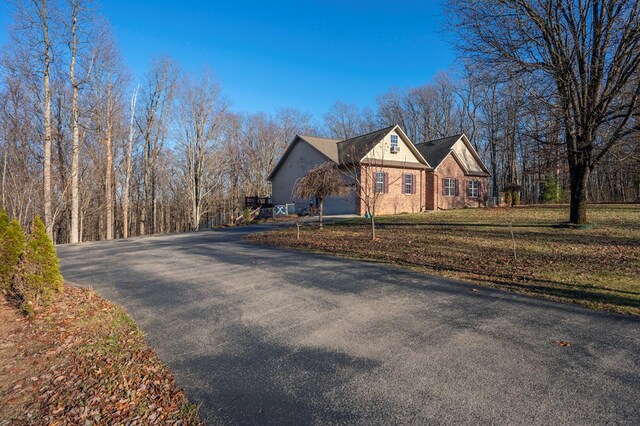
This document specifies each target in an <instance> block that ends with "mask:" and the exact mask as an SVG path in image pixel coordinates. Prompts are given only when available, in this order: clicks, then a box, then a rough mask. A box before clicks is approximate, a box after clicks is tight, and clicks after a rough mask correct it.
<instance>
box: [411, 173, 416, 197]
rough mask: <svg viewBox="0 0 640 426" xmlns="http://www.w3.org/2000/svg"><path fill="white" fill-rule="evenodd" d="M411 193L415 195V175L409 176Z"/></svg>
mask: <svg viewBox="0 0 640 426" xmlns="http://www.w3.org/2000/svg"><path fill="white" fill-rule="evenodd" d="M411 193H412V194H415V193H416V175H415V173H414V174H412V175H411Z"/></svg>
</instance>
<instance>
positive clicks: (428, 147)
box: [415, 133, 489, 175]
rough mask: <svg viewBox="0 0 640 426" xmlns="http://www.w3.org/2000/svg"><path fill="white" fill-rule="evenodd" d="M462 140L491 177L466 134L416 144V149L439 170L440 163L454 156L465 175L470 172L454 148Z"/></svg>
mask: <svg viewBox="0 0 640 426" xmlns="http://www.w3.org/2000/svg"><path fill="white" fill-rule="evenodd" d="M460 139H462V141H463V142H464V144H465V145H466V147H467V149H468V150H469V151H470V152H471V155H473V157H474V158H475V159H476V161H477V162H478V164H479V165H480V168H481V169H482V171H483V172H484V173H485V174H486V175H489V171H488V170H487V168H486V167H485V165H484V162H483V161H482V159H481V158H480V156H479V155H478V153H477V152H476V150H475V149H474V148H473V146H472V145H471V143H470V142H469V140H468V139H467V137H466V136H465V134H464V133H460V134H457V135H454V136H447V137H446V138H440V139H434V140H430V141H428V142H423V143H419V144H416V145H415V147H416V148H417V149H418V151H419V152H420V154H422V156H423V157H424V158H428V159H429V162H430V163H431V165H432V166H433V167H434V168H437V167H438V166H439V165H440V163H442V161H444V159H445V158H447V156H448V155H449V154H453V157H454V158H455V159H456V161H458V163H459V164H460V166H461V167H462V168H463V170H464V171H465V173H467V172H468V171H467V170H466V168H465V166H464V164H463V162H462V161H461V160H460V159H459V158H458V156H457V155H456V153H455V152H454V151H453V146H454V145H455V144H456V142H458V141H459V140H460Z"/></svg>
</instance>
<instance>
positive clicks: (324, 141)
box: [299, 135, 341, 163]
mask: <svg viewBox="0 0 640 426" xmlns="http://www.w3.org/2000/svg"><path fill="white" fill-rule="evenodd" d="M299 137H300V139H302V140H304V141H305V142H307V143H308V144H309V145H311V146H312V147H314V148H315V149H317V150H318V151H320V152H321V153H322V154H324V155H325V156H327V157H328V158H329V159H331V160H333V161H335V162H336V163H337V162H339V161H340V158H339V157H338V145H337V144H338V142H340V141H341V139H330V138H319V137H317V136H307V135H300V136H299Z"/></svg>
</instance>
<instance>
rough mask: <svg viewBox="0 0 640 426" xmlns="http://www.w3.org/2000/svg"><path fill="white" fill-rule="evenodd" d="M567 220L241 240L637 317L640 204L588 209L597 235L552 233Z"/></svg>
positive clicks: (411, 222)
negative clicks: (382, 264) (405, 269)
mask: <svg viewBox="0 0 640 426" xmlns="http://www.w3.org/2000/svg"><path fill="white" fill-rule="evenodd" d="M567 218H568V207H564V206H557V207H556V206H550V207H518V208H511V209H506V208H486V209H463V210H453V211H447V212H435V213H421V214H411V215H398V216H386V217H379V218H377V223H378V227H377V237H378V238H377V240H376V241H371V237H370V225H369V222H368V221H365V220H364V219H355V220H351V221H346V222H341V223H337V224H333V225H329V226H327V227H326V229H325V230H324V231H319V230H317V229H314V228H303V229H302V230H301V235H300V240H297V239H296V230H295V227H292V228H291V229H285V230H277V231H272V232H267V233H260V234H254V235H250V236H248V237H247V239H248V240H249V241H252V242H254V243H259V244H271V245H279V246H286V247H291V248H297V249H303V250H312V251H317V252H323V253H330V254H338V255H343V256H347V257H353V258H358V259H367V260H375V261H381V262H387V263H392V264H395V265H400V266H405V267H409V268H412V269H416V270H419V271H424V272H427V273H430V274H435V275H440V276H444V277H451V278H457V279H461V280H465V281H469V282H473V283H477V284H482V285H488V286H492V287H499V288H503V289H508V290H513V291H517V292H522V293H527V294H533V295H538V296H543V297H547V298H551V299H555V300H561V301H566V302H575V303H579V304H582V305H586V306H589V307H592V308H597V309H605V310H610V311H615V312H620V313H627V314H632V315H640V206H638V205H607V206H601V205H594V206H589V212H588V218H589V221H590V222H592V223H594V224H595V228H594V229H566V228H558V227H556V226H554V225H557V224H558V223H560V222H563V221H566V220H567ZM510 223H511V225H510ZM512 231H513V239H512V236H511V232H512ZM514 240H515V251H516V257H515V258H514V254H513V241H514Z"/></svg>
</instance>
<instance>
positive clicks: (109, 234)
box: [104, 119, 113, 240]
mask: <svg viewBox="0 0 640 426" xmlns="http://www.w3.org/2000/svg"><path fill="white" fill-rule="evenodd" d="M108 121H110V120H109V119H108ZM111 145H112V140H111V124H110V123H109V122H107V133H106V138H105V146H106V151H107V165H106V166H107V170H106V171H105V179H104V186H105V188H104V189H105V194H104V202H105V210H106V211H105V213H106V215H105V216H106V222H107V223H106V238H107V240H112V239H113V151H112V146H111Z"/></svg>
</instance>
